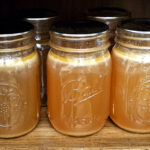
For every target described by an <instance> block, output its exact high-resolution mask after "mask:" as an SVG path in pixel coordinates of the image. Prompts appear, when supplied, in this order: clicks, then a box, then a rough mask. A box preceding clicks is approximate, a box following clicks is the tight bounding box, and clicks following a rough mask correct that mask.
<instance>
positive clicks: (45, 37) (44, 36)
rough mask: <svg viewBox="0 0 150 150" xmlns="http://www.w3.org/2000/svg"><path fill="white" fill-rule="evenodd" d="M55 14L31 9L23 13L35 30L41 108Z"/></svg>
mask: <svg viewBox="0 0 150 150" xmlns="http://www.w3.org/2000/svg"><path fill="white" fill-rule="evenodd" d="M55 16H56V13H55V12H53V11H51V10H45V9H32V10H28V11H24V17H26V18H25V20H26V21H27V22H29V23H31V24H33V25H34V28H35V33H36V34H35V40H36V45H35V48H36V49H37V51H38V53H39V56H40V68H41V70H40V71H41V100H42V106H45V105H46V100H47V95H46V59H47V54H48V51H49V50H50V46H49V43H48V42H49V40H50V35H49V26H50V24H51V23H52V22H53V21H54V19H55Z"/></svg>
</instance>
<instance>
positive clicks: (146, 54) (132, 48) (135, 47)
mask: <svg viewBox="0 0 150 150" xmlns="http://www.w3.org/2000/svg"><path fill="white" fill-rule="evenodd" d="M112 62H113V67H112V68H113V69H112V89H111V119H112V120H113V121H114V122H115V123H116V124H117V125H118V126H119V127H121V128H123V129H125V130H128V131H132V132H137V133H146V132H150V19H132V20H127V21H123V22H121V23H120V24H119V25H118V28H117V37H116V45H115V47H114V48H113V53H112Z"/></svg>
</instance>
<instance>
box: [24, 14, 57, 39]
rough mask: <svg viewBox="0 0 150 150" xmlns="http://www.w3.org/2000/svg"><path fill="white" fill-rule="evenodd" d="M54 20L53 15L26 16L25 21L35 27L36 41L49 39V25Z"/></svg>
mask: <svg viewBox="0 0 150 150" xmlns="http://www.w3.org/2000/svg"><path fill="white" fill-rule="evenodd" d="M54 20H55V17H50V18H26V21H27V22H29V23H31V24H32V25H33V26H34V28H35V39H36V41H38V42H40V41H46V40H49V39H50V35H49V27H50V24H51V23H52V22H53V21H54Z"/></svg>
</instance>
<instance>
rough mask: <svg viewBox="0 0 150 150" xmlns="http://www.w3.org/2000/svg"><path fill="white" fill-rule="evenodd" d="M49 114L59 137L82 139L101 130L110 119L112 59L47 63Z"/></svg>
mask: <svg viewBox="0 0 150 150" xmlns="http://www.w3.org/2000/svg"><path fill="white" fill-rule="evenodd" d="M47 77H48V78H47V85H48V89H47V93H48V114H49V118H50V121H51V123H52V125H53V126H54V128H55V129H56V130H58V131H59V132H61V133H64V134H68V135H73V136H84V135H90V134H93V133H95V132H97V131H98V130H100V129H101V128H102V127H103V126H104V123H105V121H106V119H107V117H108V115H109V93H110V78H111V59H110V54H109V52H107V54H106V55H105V56H101V57H99V58H93V59H91V58H90V59H85V58H74V59H69V58H62V57H60V56H56V55H55V54H54V53H53V52H52V51H51V52H49V54H48V59H47Z"/></svg>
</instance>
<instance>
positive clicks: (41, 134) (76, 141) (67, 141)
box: [0, 107, 150, 150]
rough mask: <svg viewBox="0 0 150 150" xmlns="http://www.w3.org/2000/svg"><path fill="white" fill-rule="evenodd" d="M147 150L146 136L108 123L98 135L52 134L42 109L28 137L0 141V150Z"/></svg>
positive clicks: (149, 136)
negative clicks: (38, 120)
mask: <svg viewBox="0 0 150 150" xmlns="http://www.w3.org/2000/svg"><path fill="white" fill-rule="evenodd" d="M65 149H69V150H72V149H73V150H78V149H80V150H88V149H91V150H101V149H104V150H105V149H106V150H108V149H115V150H119V149H134V150H135V149H138V150H142V149H143V150H150V134H133V133H129V132H126V131H124V130H122V129H120V128H118V127H116V126H115V125H114V124H113V123H112V122H111V121H110V120H108V121H107V123H106V125H105V127H104V128H103V129H102V130H101V131H100V132H98V133H96V134H94V135H92V136H87V137H79V138H77V137H69V136H65V135H62V134H60V133H58V132H56V131H55V129H54V128H53V127H52V126H51V125H50V123H49V120H48V118H47V113H46V108H45V107H43V108H42V110H41V120H40V122H39V124H38V125H37V127H36V128H35V129H34V130H33V131H32V132H30V133H29V134H27V135H25V136H22V137H19V138H14V139H0V150H65Z"/></svg>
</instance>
